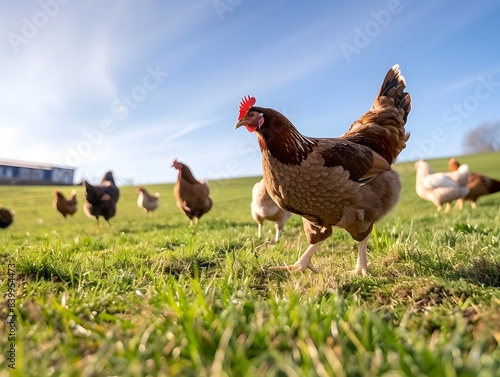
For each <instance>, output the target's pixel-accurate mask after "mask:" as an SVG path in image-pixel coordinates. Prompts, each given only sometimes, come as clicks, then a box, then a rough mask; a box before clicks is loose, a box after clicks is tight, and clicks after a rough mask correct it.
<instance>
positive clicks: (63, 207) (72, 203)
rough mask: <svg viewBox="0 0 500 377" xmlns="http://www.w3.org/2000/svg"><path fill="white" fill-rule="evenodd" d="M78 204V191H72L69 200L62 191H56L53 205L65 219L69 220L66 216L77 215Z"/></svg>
mask: <svg viewBox="0 0 500 377" xmlns="http://www.w3.org/2000/svg"><path fill="white" fill-rule="evenodd" d="M77 204H78V203H77V201H76V190H71V194H70V196H69V198H68V199H66V198H65V197H64V194H63V193H62V192H61V191H55V198H54V201H53V202H52V205H53V207H54V208H55V209H57V210H58V211H59V213H60V214H61V215H63V216H64V218H65V219H67V217H66V216H68V215H70V216H73V215H74V214H75V212H76V209H77Z"/></svg>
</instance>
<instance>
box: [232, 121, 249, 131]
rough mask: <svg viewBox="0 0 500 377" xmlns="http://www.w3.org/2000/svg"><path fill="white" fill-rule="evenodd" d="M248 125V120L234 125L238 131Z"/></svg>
mask: <svg viewBox="0 0 500 377" xmlns="http://www.w3.org/2000/svg"><path fill="white" fill-rule="evenodd" d="M248 123H249V122H248V120H245V119H238V121H237V122H236V124H235V125H234V128H235V129H237V128H240V127H241V126H246V125H247V124H248Z"/></svg>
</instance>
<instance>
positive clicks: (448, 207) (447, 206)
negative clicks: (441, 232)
mask: <svg viewBox="0 0 500 377" xmlns="http://www.w3.org/2000/svg"><path fill="white" fill-rule="evenodd" d="M450 208H451V204H450V202H448V203H446V208H445V209H444V213H448V212H450Z"/></svg>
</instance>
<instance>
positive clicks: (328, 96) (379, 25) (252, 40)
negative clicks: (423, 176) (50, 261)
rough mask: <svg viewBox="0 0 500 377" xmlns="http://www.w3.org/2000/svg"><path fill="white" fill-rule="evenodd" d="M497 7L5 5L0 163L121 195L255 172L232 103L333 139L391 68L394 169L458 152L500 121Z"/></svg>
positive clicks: (405, 1) (251, 140) (229, 1)
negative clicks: (399, 145)
mask: <svg viewBox="0 0 500 377" xmlns="http://www.w3.org/2000/svg"><path fill="white" fill-rule="evenodd" d="M499 18H500V4H499V3H498V2H497V1H481V2H475V3H474V4H472V3H470V2H456V1H451V0H450V1H432V2H431V1H426V2H418V1H410V0H400V1H397V0H390V1H370V2H359V1H358V2H348V1H336V2H334V1H319V0H318V1H314V2H306V1H295V2H292V1H284V0H273V1H249V0H191V1H181V0H167V1H159V0H158V1H140V2H139V1H112V0H109V1H98V0H93V1H92V0H89V1H85V2H81V1H76V0H40V1H29V2H28V1H25V2H13V1H9V2H7V1H3V2H2V3H1V5H0V20H1V22H0V28H1V30H0V36H1V37H0V51H1V59H0V84H1V87H2V91H1V93H0V141H1V144H0V145H1V147H0V159H16V160H25V161H37V162H45V163H52V164H57V165H70V166H73V167H75V168H76V178H77V179H79V178H81V177H85V178H89V179H91V180H98V179H100V177H101V176H102V174H103V173H104V172H105V171H106V170H109V169H111V170H113V171H114V172H115V175H116V176H117V177H118V179H119V181H120V182H121V183H122V184H125V183H133V184H148V183H159V182H172V181H174V180H175V179H176V173H175V171H174V170H173V169H171V168H170V165H171V162H172V160H173V159H174V158H178V159H179V160H181V161H184V162H186V163H188V164H189V165H190V166H191V167H192V168H193V170H194V173H195V175H196V176H197V177H198V178H208V179H216V178H223V179H225V178H232V177H239V176H247V175H259V174H261V160H260V151H259V149H258V145H257V141H256V139H255V135H253V134H250V133H248V132H247V131H246V130H244V129H239V130H234V129H233V126H234V123H235V121H236V117H237V114H238V104H239V101H240V99H241V98H242V97H243V96H245V95H247V94H250V95H252V96H255V97H256V99H257V105H259V106H263V107H272V108H275V109H277V110H279V111H281V112H283V113H284V114H285V115H287V116H288V117H289V118H290V119H291V120H292V121H293V122H294V124H295V125H296V127H297V128H298V129H299V130H300V131H301V132H302V133H303V134H305V135H309V136H317V137H335V136H340V135H341V134H343V133H344V132H345V131H346V130H347V129H348V127H349V125H350V124H351V123H352V122H353V121H354V120H355V119H357V118H358V117H359V116H361V115H362V114H363V113H364V112H365V111H367V110H368V109H369V107H370V106H371V103H372V101H373V99H374V96H375V95H376V93H377V91H378V89H379V86H380V84H381V82H382V80H383V78H384V76H385V74H386V72H387V70H388V69H389V68H390V67H391V66H392V65H393V64H395V63H398V64H399V65H400V66H401V70H402V72H403V74H404V76H405V77H406V80H407V90H408V91H409V92H410V93H411V95H412V98H413V109H412V112H411V114H410V116H409V118H408V123H407V129H408V130H409V131H410V132H411V133H412V136H411V138H410V140H409V143H408V146H407V148H406V150H404V151H403V152H402V154H401V155H400V158H399V160H400V161H404V160H414V159H417V158H434V157H441V156H451V155H460V154H463V153H464V149H463V147H462V142H463V138H464V135H465V134H466V133H467V131H469V130H470V129H472V128H474V127H476V126H477V125H479V124H480V123H482V122H496V121H498V120H500V110H499V109H500V108H499V100H500V50H499V48H498V40H499V37H500V28H499V27H498V26H497V25H498V19H499Z"/></svg>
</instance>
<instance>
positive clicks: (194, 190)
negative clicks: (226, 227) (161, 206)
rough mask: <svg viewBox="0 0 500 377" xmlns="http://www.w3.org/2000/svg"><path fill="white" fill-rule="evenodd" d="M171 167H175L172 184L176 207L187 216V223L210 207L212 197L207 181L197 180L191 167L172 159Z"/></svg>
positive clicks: (192, 222) (191, 222)
mask: <svg viewBox="0 0 500 377" xmlns="http://www.w3.org/2000/svg"><path fill="white" fill-rule="evenodd" d="M172 167H173V168H175V169H177V171H178V176H177V182H176V183H175V186H174V196H175V200H176V203H177V207H178V208H179V209H180V210H181V212H182V213H184V214H185V215H186V216H187V217H188V218H189V225H190V226H193V225H194V224H195V221H196V222H198V219H199V218H200V217H202V216H203V215H204V214H205V213H207V212H208V211H210V209H211V208H212V199H211V198H210V197H209V194H210V189H209V188H208V183H207V181H205V180H203V181H201V182H199V181H198V180H196V178H195V177H194V175H193V173H192V172H191V169H190V168H189V167H188V166H187V165H186V164H184V163H182V162H179V161H177V160H174V162H173V163H172Z"/></svg>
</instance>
